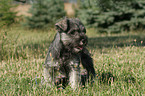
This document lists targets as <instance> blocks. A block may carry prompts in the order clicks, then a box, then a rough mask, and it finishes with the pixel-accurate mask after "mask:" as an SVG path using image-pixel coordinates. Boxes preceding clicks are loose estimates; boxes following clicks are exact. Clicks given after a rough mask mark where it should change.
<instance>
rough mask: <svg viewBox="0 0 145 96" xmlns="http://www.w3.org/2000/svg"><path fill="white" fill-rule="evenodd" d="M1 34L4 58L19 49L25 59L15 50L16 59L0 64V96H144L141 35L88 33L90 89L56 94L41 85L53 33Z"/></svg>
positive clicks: (18, 30) (10, 31)
mask: <svg viewBox="0 0 145 96" xmlns="http://www.w3.org/2000/svg"><path fill="white" fill-rule="evenodd" d="M0 31H1V32H3V34H0V36H3V37H4V40H5V42H6V41H7V42H6V43H3V46H4V50H8V51H7V52H8V53H7V54H9V53H13V52H14V50H15V49H16V48H19V47H20V48H22V50H23V53H25V54H26V56H27V58H22V57H21V56H22V55H21V50H18V51H17V52H18V54H19V55H18V57H19V58H14V56H15V55H16V53H13V54H9V55H10V56H11V58H8V59H5V60H2V61H0V73H1V75H0V76H1V77H0V78H1V79H0V82H1V83H0V92H1V95H2V96H5V95H6V96H11V95H14V96H17V95H20V96H23V95H27V96H30V95H31V96H37V95H40V96H41V95H44V96H60V95H61V96H65V95H70V96H98V95H100V96H116V95H118V96H134V95H135V96H143V95H144V82H145V75H144V67H145V65H144V62H145V59H144V57H145V48H144V46H145V42H144V41H145V33H144V32H142V33H132V34H131V33H124V34H111V35H110V36H106V34H101V35H99V34H98V33H96V34H94V32H95V31H96V30H93V29H88V32H87V35H88V37H89V45H88V47H89V49H90V50H89V51H90V52H91V53H92V54H93V56H92V58H93V60H94V67H95V70H96V79H95V82H94V84H93V85H92V86H91V85H89V84H88V85H86V86H85V87H84V88H81V87H80V88H78V89H76V90H75V91H74V90H72V88H70V87H69V86H68V87H67V88H66V89H63V90H58V89H57V88H56V87H52V88H49V87H48V88H47V87H46V86H45V85H43V83H42V81H43V78H42V77H43V64H44V61H45V59H44V58H45V56H46V54H47V51H48V46H49V44H50V42H51V41H52V39H53V37H54V35H55V30H50V31H49V33H48V32H43V31H42V30H26V29H23V28H20V27H16V28H13V27H11V28H7V29H0ZM18 34H19V35H18ZM6 38H7V40H6ZM9 40H10V41H9ZM11 40H13V42H14V43H13V44H11ZM15 41H16V42H15ZM0 45H1V40H0ZM9 45H11V46H9ZM8 46H9V47H8ZM0 47H1V46H0ZM13 47H14V48H13ZM0 50H1V49H0ZM0 54H1V53H0ZM7 54H4V53H3V54H2V55H3V56H5V55H7Z"/></svg>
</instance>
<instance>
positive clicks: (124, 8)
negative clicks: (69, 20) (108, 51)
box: [77, 0, 145, 33]
mask: <svg viewBox="0 0 145 96" xmlns="http://www.w3.org/2000/svg"><path fill="white" fill-rule="evenodd" d="M88 1H91V3H86V5H88V4H89V7H86V6H84V5H85V4H82V6H81V7H80V10H78V12H77V14H78V15H77V16H78V17H79V18H80V19H81V20H82V22H83V23H84V24H85V25H89V27H95V28H96V29H98V31H99V32H107V33H118V32H121V31H130V30H137V29H145V23H144V22H145V19H144V18H145V1H144V0H127V1H128V2H125V0H122V1H119V0H116V1H115V0H109V1H108V2H110V3H109V5H107V4H106V3H107V2H104V3H105V4H102V3H103V1H105V0H102V1H101V0H88ZM95 1H96V2H98V1H101V2H99V3H97V5H95V4H96V3H95ZM92 2H94V3H92ZM100 4H101V5H100ZM102 5H105V6H102Z"/></svg>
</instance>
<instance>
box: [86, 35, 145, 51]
mask: <svg viewBox="0 0 145 96" xmlns="http://www.w3.org/2000/svg"><path fill="white" fill-rule="evenodd" d="M124 46H145V35H144V36H141V35H130V36H129V35H128V36H105V37H95V38H89V43H88V47H89V48H90V49H94V48H99V49H101V48H104V47H105V48H111V47H124Z"/></svg>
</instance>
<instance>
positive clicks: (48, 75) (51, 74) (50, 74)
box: [44, 67, 56, 87]
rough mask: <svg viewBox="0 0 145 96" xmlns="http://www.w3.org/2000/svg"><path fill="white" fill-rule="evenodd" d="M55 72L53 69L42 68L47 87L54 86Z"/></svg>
mask: <svg viewBox="0 0 145 96" xmlns="http://www.w3.org/2000/svg"><path fill="white" fill-rule="evenodd" d="M55 74H56V71H55V70H54V68H53V67H45V68H44V80H45V83H46V85H47V86H49V87H51V86H53V85H54V81H55Z"/></svg>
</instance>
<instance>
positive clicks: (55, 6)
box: [25, 0, 66, 29]
mask: <svg viewBox="0 0 145 96" xmlns="http://www.w3.org/2000/svg"><path fill="white" fill-rule="evenodd" d="M29 13H31V14H32V16H30V17H27V18H26V24H25V25H26V26H27V27H29V28H32V29H35V28H36V29H46V28H48V27H49V26H52V25H54V23H55V22H56V20H58V19H60V18H62V17H64V16H65V14H66V12H65V11H64V4H63V2H62V0H36V2H34V3H33V5H32V7H31V9H30V10H29Z"/></svg>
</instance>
